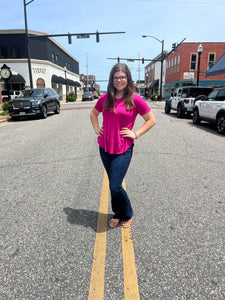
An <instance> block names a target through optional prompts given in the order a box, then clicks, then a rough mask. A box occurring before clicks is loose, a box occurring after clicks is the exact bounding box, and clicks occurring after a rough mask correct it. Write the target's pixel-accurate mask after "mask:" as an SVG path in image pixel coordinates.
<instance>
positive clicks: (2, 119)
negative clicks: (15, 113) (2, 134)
mask: <svg viewBox="0 0 225 300" xmlns="http://www.w3.org/2000/svg"><path fill="white" fill-rule="evenodd" d="M9 119H10V117H8V116H6V117H0V123H2V122H6V121H8V120H9Z"/></svg>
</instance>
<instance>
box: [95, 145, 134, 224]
mask: <svg viewBox="0 0 225 300" xmlns="http://www.w3.org/2000/svg"><path fill="white" fill-rule="evenodd" d="M99 151H100V156H101V159H102V162H103V165H104V167H105V169H106V172H107V174H108V178H109V187H110V191H111V204H112V211H113V212H114V216H113V218H115V219H120V220H124V221H127V220H129V219H130V218H132V216H133V210H132V207H131V203H130V199H129V198H128V196H127V193H126V191H125V190H124V188H123V187H122V182H123V179H124V177H125V175H126V172H127V169H128V167H129V164H130V161H131V158H132V154H133V145H132V146H131V147H130V148H129V149H127V151H126V152H125V153H122V154H109V153H108V152H105V151H104V149H103V148H101V147H99Z"/></svg>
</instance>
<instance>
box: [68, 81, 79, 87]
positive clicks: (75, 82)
mask: <svg viewBox="0 0 225 300" xmlns="http://www.w3.org/2000/svg"><path fill="white" fill-rule="evenodd" d="M66 84H67V85H70V86H75V87H80V86H81V85H80V83H79V82H77V81H74V80H71V79H67V80H66Z"/></svg>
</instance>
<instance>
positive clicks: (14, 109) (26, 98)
mask: <svg viewBox="0 0 225 300" xmlns="http://www.w3.org/2000/svg"><path fill="white" fill-rule="evenodd" d="M8 104H9V114H10V116H11V118H12V119H13V120H19V119H20V118H21V117H24V116H40V117H41V118H43V119H45V118H47V116H48V112H51V111H52V112H54V113H56V114H59V113H60V102H59V96H58V94H57V93H56V91H55V90H54V89H52V88H42V89H38V88H37V89H27V90H23V91H21V92H20V94H19V95H18V97H17V98H16V99H13V100H11V101H9V103H8Z"/></svg>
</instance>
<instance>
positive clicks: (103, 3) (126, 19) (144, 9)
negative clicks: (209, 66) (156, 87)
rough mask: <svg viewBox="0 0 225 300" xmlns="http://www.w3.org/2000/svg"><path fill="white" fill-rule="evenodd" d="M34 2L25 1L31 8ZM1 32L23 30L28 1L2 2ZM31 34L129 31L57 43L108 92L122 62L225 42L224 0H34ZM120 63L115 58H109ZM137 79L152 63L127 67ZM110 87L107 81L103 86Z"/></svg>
mask: <svg viewBox="0 0 225 300" xmlns="http://www.w3.org/2000/svg"><path fill="white" fill-rule="evenodd" d="M29 2H30V0H26V3H27V4H28V3H29ZM0 7H1V18H0V29H24V28H25V22H24V0H7V1H5V0H0ZM26 9H27V21H28V29H30V30H34V31H40V32H45V33H48V34H59V33H62V34H65V33H68V32H70V33H94V32H96V30H98V31H99V32H100V33H101V32H125V33H124V34H104V35H100V43H96V38H95V36H94V35H93V36H90V38H89V39H77V38H76V37H72V44H68V39H67V37H57V38H54V39H55V40H56V41H57V42H58V43H60V44H61V45H62V46H63V47H64V48H65V49H66V50H67V51H68V52H70V53H71V54H72V56H73V57H75V58H76V59H77V60H78V61H79V69H80V74H82V73H83V74H88V75H95V77H96V83H97V84H99V85H100V87H101V90H106V88H107V80H108V78H109V73H110V70H111V68H112V67H113V65H114V64H116V62H117V60H116V58H117V57H121V58H145V59H153V58H154V57H156V56H157V55H159V54H160V53H161V50H162V44H161V43H160V42H159V41H157V40H156V39H154V38H142V35H151V36H154V37H156V38H157V39H159V40H161V41H162V40H164V50H168V51H170V50H171V49H172V44H173V43H180V42H181V41H182V40H183V39H184V38H186V40H185V42H197V43H198V42H199V43H201V42H224V41H225V40H224V39H225V37H224V31H225V18H224V11H225V1H224V0H84V1H81V0H79V1H78V0H63V1H62V0H34V1H33V2H31V3H30V4H29V5H26ZM108 58H115V59H108ZM121 62H124V63H126V64H127V65H128V66H129V68H130V70H131V73H132V77H133V80H135V81H136V80H139V79H140V80H144V67H145V66H146V65H147V64H148V63H149V62H147V61H146V62H145V64H142V63H141V62H138V61H136V62H127V61H122V60H121ZM103 80H104V81H105V82H104V81H103Z"/></svg>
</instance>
